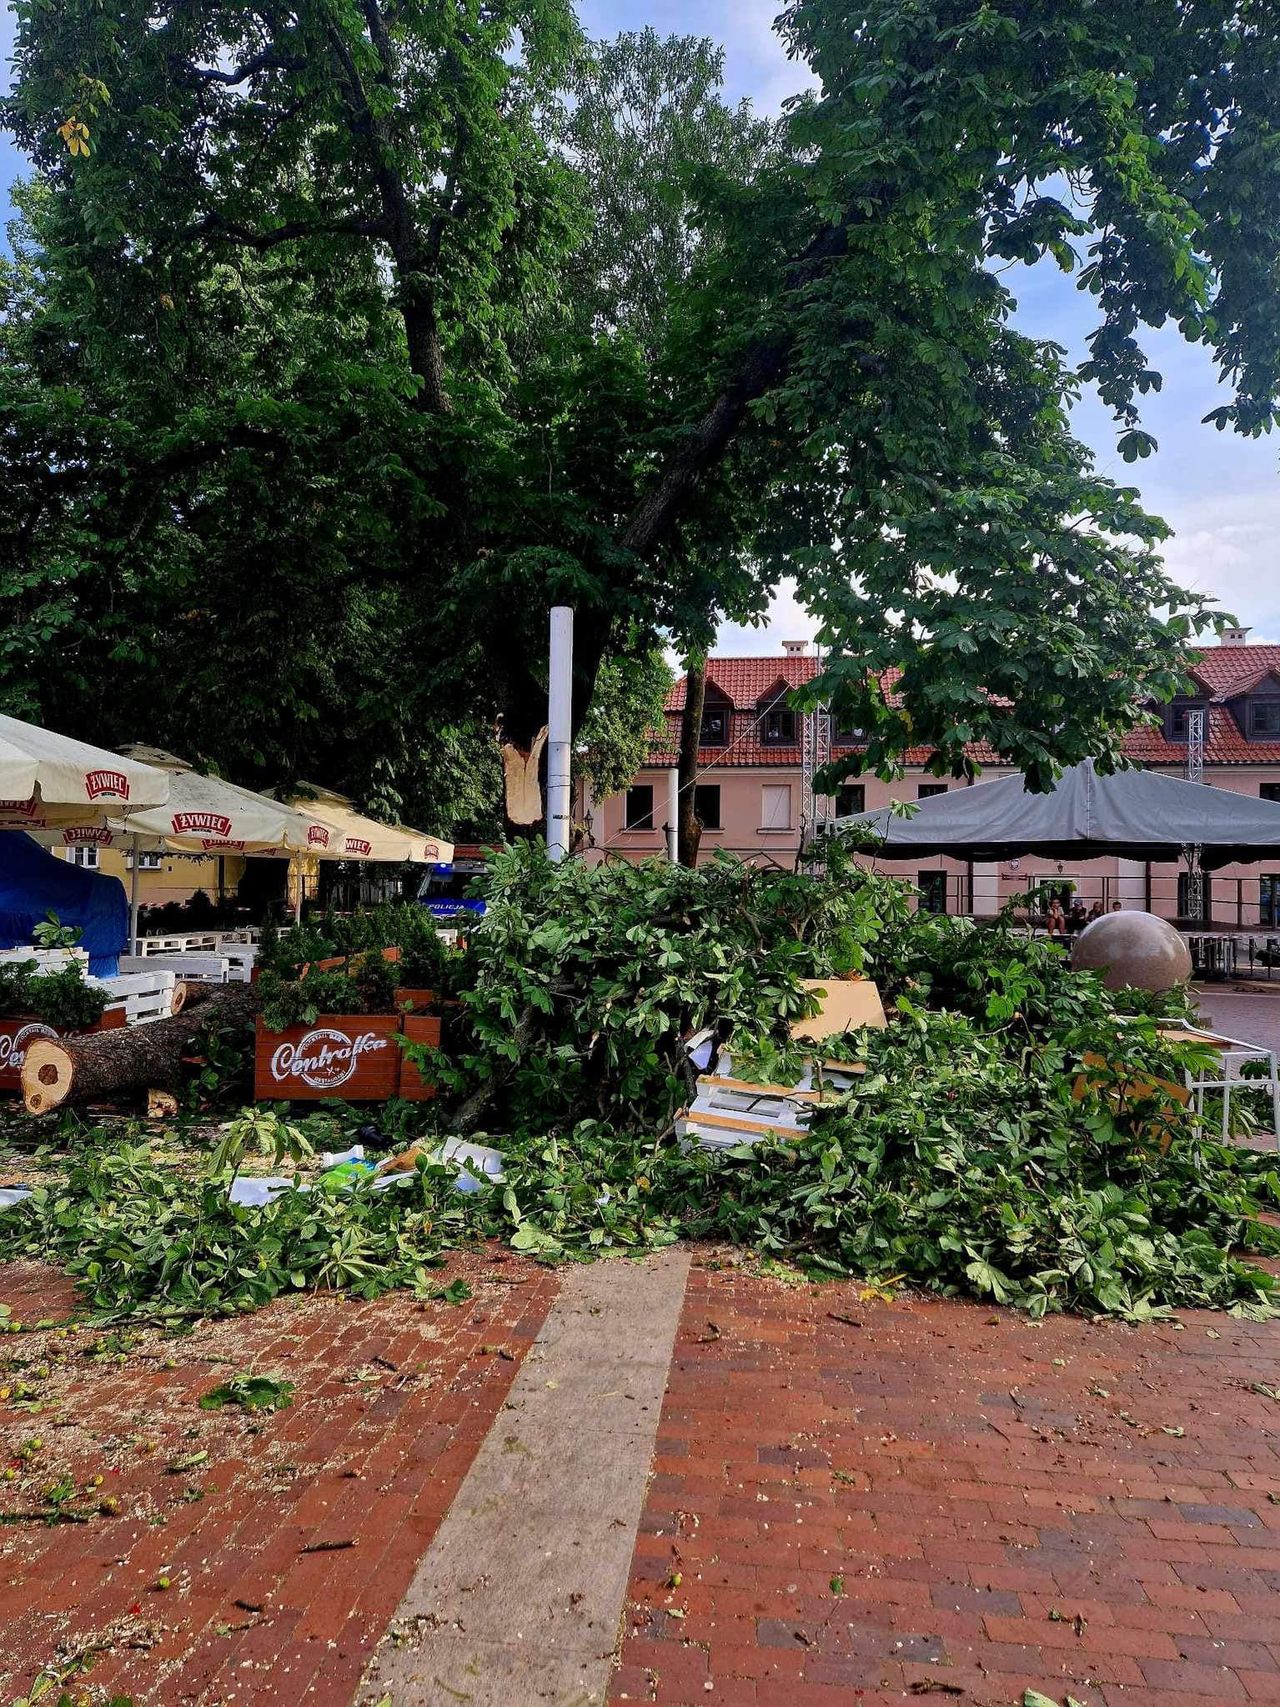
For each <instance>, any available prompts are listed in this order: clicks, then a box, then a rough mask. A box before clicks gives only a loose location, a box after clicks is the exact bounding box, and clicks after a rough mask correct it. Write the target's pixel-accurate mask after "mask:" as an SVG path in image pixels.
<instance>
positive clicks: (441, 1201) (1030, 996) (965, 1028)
mask: <svg viewBox="0 0 1280 1707" xmlns="http://www.w3.org/2000/svg"><path fill="white" fill-rule="evenodd" d="M488 900H489V911H488V913H487V914H486V915H485V917H484V921H483V923H482V924H481V925H479V926H478V927H477V928H476V929H475V930H473V931H472V932H471V935H470V945H469V948H468V950H467V953H466V955H465V956H460V957H459V961H460V967H459V969H458V970H459V974H460V976H461V980H462V986H463V993H464V1007H463V1010H462V1018H461V1019H460V1020H459V1031H458V1035H459V1037H460V1038H461V1039H462V1044H461V1049H462V1058H461V1060H460V1061H455V1062H454V1064H453V1067H452V1069H451V1072H452V1082H451V1083H450V1084H449V1085H448V1087H447V1091H448V1094H447V1095H446V1096H445V1097H442V1099H441V1101H440V1105H439V1106H436V1107H432V1106H430V1105H427V1106H419V1105H403V1106H402V1107H401V1108H400V1109H399V1110H397V1109H395V1108H392V1107H388V1108H387V1109H386V1110H385V1111H384V1114H383V1123H384V1125H385V1126H386V1128H387V1129H388V1130H396V1129H397V1123H399V1126H398V1129H399V1130H400V1132H401V1133H402V1134H404V1135H405V1136H408V1135H409V1134H410V1131H411V1128H412V1126H413V1123H416V1131H417V1132H419V1133H430V1132H431V1131H432V1129H433V1128H434V1130H435V1132H436V1133H437V1134H438V1135H444V1134H447V1133H449V1132H451V1131H456V1130H457V1129H458V1126H459V1125H460V1124H461V1122H462V1120H463V1117H464V1116H466V1115H468V1114H469V1115H470V1116H471V1119H472V1123H473V1124H475V1123H476V1117H477V1110H480V1109H483V1110H484V1111H485V1112H486V1113H487V1114H489V1115H492V1116H493V1117H494V1118H493V1119H492V1120H487V1121H486V1125H487V1127H488V1130H489V1131H490V1132H493V1131H495V1129H496V1130H498V1131H501V1132H502V1134H503V1135H502V1136H500V1137H494V1138H492V1139H491V1140H490V1141H491V1142H493V1143H495V1144H497V1146H498V1147H499V1148H500V1150H501V1153H502V1157H503V1178H502V1179H501V1180H497V1181H490V1180H488V1179H487V1178H477V1180H476V1188H475V1189H474V1190H472V1191H470V1192H467V1193H463V1192H460V1191H459V1190H458V1189H457V1183H458V1175H457V1170H456V1169H455V1168H454V1167H452V1166H449V1165H444V1164H442V1163H440V1162H437V1161H435V1160H432V1159H430V1150H431V1144H430V1140H429V1138H428V1139H426V1140H424V1144H423V1154H422V1156H421V1158H420V1159H419V1161H418V1163H417V1166H416V1168H415V1170H414V1171H413V1172H412V1173H409V1174H405V1175H403V1176H401V1177H400V1178H399V1179H398V1180H397V1182H396V1183H395V1184H392V1185H389V1186H386V1187H385V1188H383V1189H375V1187H374V1184H373V1181H372V1179H371V1178H370V1177H369V1176H367V1175H357V1176H353V1177H351V1178H350V1179H347V1180H344V1181H343V1183H342V1187H341V1188H340V1189H337V1190H332V1191H330V1190H323V1191H296V1190H286V1191H285V1192H283V1193H282V1194H281V1195H279V1196H278V1197H277V1198H275V1199H274V1200H273V1201H272V1202H271V1203H269V1204H266V1205H262V1206H252V1207H250V1206H243V1205H236V1204H232V1203H230V1202H229V1201H228V1197H227V1192H226V1178H225V1174H226V1170H227V1169H229V1168H230V1167H231V1166H233V1165H234V1159H235V1157H236V1156H237V1155H238V1154H240V1153H241V1152H242V1150H243V1149H244V1148H245V1146H247V1145H248V1144H249V1143H251V1142H254V1141H256V1142H258V1143H260V1144H262V1145H264V1146H265V1147H266V1148H267V1149H268V1151H269V1152H270V1153H271V1154H273V1155H274V1156H277V1157H279V1156H284V1155H289V1156H291V1157H292V1158H293V1159H294V1160H295V1161H297V1160H302V1159H304V1150H305V1147H307V1146H310V1145H311V1139H310V1138H308V1137H307V1136H306V1134H304V1133H300V1132H296V1131H294V1130H293V1129H292V1128H290V1127H288V1126H287V1125H285V1124H283V1123H281V1122H280V1121H278V1120H277V1118H276V1117H275V1116H274V1115H272V1114H267V1113H264V1112H263V1111H261V1110H259V1111H256V1112H254V1113H247V1114H246V1115H245V1116H243V1117H242V1118H241V1119H240V1121H238V1122H236V1123H234V1125H233V1126H232V1128H231V1129H229V1131H228V1134H227V1136H226V1139H225V1141H224V1149H223V1152H222V1153H220V1156H219V1158H218V1163H217V1167H216V1168H215V1172H214V1176H213V1177H211V1178H208V1179H204V1180H201V1179H195V1180H186V1179H183V1178H182V1177H181V1175H179V1174H177V1173H175V1172H174V1171H173V1169H172V1168H170V1167H166V1166H164V1165H162V1164H161V1163H160V1162H159V1161H158V1160H157V1159H156V1158H155V1157H153V1156H152V1154H151V1153H150V1151H149V1150H148V1148H147V1147H146V1146H145V1145H142V1144H128V1143H120V1142H119V1141H118V1139H116V1138H114V1137H104V1138H103V1139H102V1140H101V1141H99V1142H90V1141H81V1142H79V1143H78V1145H77V1149H76V1151H75V1153H74V1154H73V1155H72V1157H71V1159H70V1161H69V1162H68V1164H67V1170H66V1174H65V1177H64V1179H63V1180H62V1181H61V1182H59V1183H58V1184H56V1185H53V1186H49V1185H42V1186H40V1187H39V1188H38V1189H37V1190H36V1191H35V1192H33V1194H32V1196H31V1197H29V1198H27V1199H25V1200H24V1201H23V1202H21V1203H19V1204H18V1205H16V1206H15V1207H14V1208H12V1209H10V1210H7V1211H6V1212H5V1213H4V1214H3V1215H2V1216H0V1259H3V1258H5V1257H17V1256H25V1257H40V1258H44V1259H46V1260H54V1261H58V1262H60V1263H61V1264H62V1265H63V1266H64V1267H65V1268H66V1269H67V1271H68V1272H69V1273H70V1274H72V1275H73V1276H75V1277H76V1279H77V1280H78V1281H79V1282H80V1285H81V1288H82V1291H83V1294H84V1296H85V1299H86V1301H87V1303H88V1304H89V1306H90V1308H92V1309H93V1310H94V1311H96V1312H98V1313H100V1314H102V1315H105V1316H127V1315H131V1314H141V1315H145V1316H148V1317H158V1318H160V1319H162V1320H163V1319H172V1320H179V1319H182V1318H189V1317H192V1316H200V1315H216V1314H225V1313H229V1312H234V1311H238V1310H246V1309H252V1308H254V1307H255V1306H257V1305H260V1304H263V1303H265V1302H267V1301H268V1300H270V1299H272V1298H275V1297H277V1296H279V1295H281V1294H284V1293H290V1292H297V1291H300V1290H304V1289H308V1288H315V1289H342V1290H347V1291H350V1292H353V1293H355V1294H356V1295H358V1296H361V1297H367V1298H373V1297H377V1296H379V1295H380V1294H382V1293H385V1292H387V1291H390V1290H392V1289H395V1288H405V1289H409V1290H411V1291H413V1292H415V1293H416V1294H417V1295H418V1296H419V1297H422V1298H424V1299H431V1298H436V1299H439V1300H441V1301H448V1302H456V1301H460V1300H461V1299H462V1297H463V1291H462V1287H461V1285H460V1283H458V1282H454V1283H452V1284H451V1285H450V1286H448V1287H444V1288H441V1287H440V1286H439V1283H438V1275H437V1271H438V1269H439V1267H440V1265H441V1263H442V1262H443V1260H444V1258H445V1255H446V1253H447V1252H448V1251H450V1250H452V1249H457V1248H461V1247H467V1246H472V1245H476V1244H478V1243H479V1242H480V1241H481V1240H484V1239H492V1238H497V1239H502V1240H504V1241H506V1242H508V1243H509V1244H510V1245H512V1246H513V1247H514V1248H515V1249H516V1250H518V1251H521V1252H524V1253H526V1254H528V1255H530V1256H533V1257H535V1258H538V1259H541V1260H545V1261H552V1260H558V1259H562V1258H572V1259H585V1258H590V1257H594V1256H598V1255H602V1254H604V1253H606V1252H611V1251H612V1252H619V1251H643V1250H646V1249H651V1248H654V1247H658V1246H662V1245H666V1244H670V1243H671V1242H673V1241H674V1240H676V1239H678V1238H680V1237H690V1238H704V1239H714V1240H719V1241H728V1242H731V1243H733V1244H735V1245H737V1246H739V1247H741V1248H743V1249H746V1250H751V1251H754V1252H758V1253H760V1254H761V1255H763V1256H765V1257H767V1258H770V1259H776V1260H778V1261H781V1262H786V1263H788V1264H791V1265H794V1266H801V1267H804V1268H806V1269H808V1270H809V1272H810V1273H812V1274H814V1275H818V1276H822V1275H856V1276H860V1277H862V1278H864V1279H866V1280H867V1281H869V1282H872V1283H876V1282H887V1281H888V1280H889V1278H890V1277H895V1278H896V1280H897V1282H898V1283H905V1284H908V1285H914V1286H918V1287H924V1288H927V1289H929V1290H931V1291H935V1292H940V1293H947V1294H956V1295H961V1296H969V1297H978V1298H983V1299H990V1300H993V1301H996V1302H1001V1303H1008V1304H1013V1305H1017V1306H1019V1307H1021V1308H1024V1309H1026V1310H1029V1311H1030V1312H1032V1313H1033V1314H1043V1313H1045V1312H1047V1311H1053V1310H1062V1309H1075V1310H1082V1311H1089V1312H1098V1313H1102V1314H1107V1315H1115V1316H1121V1317H1125V1318H1128V1319H1131V1320H1141V1319H1143V1318H1145V1317H1149V1316H1151V1315H1153V1314H1159V1313H1167V1312H1168V1311H1169V1310H1172V1309H1176V1308H1178V1307H1181V1306H1184V1305H1208V1306H1212V1307H1215V1308H1220V1309H1231V1310H1235V1311H1240V1312H1252V1313H1269V1312H1270V1311H1271V1309H1272V1304H1271V1300H1272V1298H1273V1296H1274V1283H1273V1281H1272V1279H1271V1278H1270V1277H1269V1276H1268V1275H1267V1274H1265V1273H1263V1272H1262V1271H1260V1270H1259V1269H1257V1268H1255V1267H1254V1266H1252V1264H1251V1263H1250V1262H1249V1260H1248V1257H1249V1254H1250V1253H1277V1252H1280V1231H1277V1230H1276V1229H1275V1228H1274V1227H1272V1226H1270V1225H1268V1224H1267V1223H1266V1222H1264V1221H1262V1220H1261V1219H1260V1218H1259V1217H1260V1215H1261V1214H1262V1213H1263V1212H1264V1211H1272V1210H1274V1209H1275V1208H1276V1207H1277V1206H1280V1172H1278V1171H1277V1169H1276V1166H1275V1162H1274V1158H1273V1157H1271V1156H1268V1155H1264V1154H1260V1153H1255V1152H1252V1151H1248V1150H1243V1149H1235V1148H1232V1147H1228V1146H1223V1145H1221V1144H1218V1143H1216V1142H1214V1141H1212V1140H1211V1139H1210V1138H1209V1137H1207V1136H1206V1133H1205V1130H1204V1128H1203V1127H1202V1125H1201V1123H1200V1122H1199V1121H1198V1120H1197V1119H1196V1118H1195V1117H1194V1116H1193V1115H1192V1113H1191V1112H1190V1111H1189V1109H1188V1107H1187V1105H1186V1104H1185V1103H1184V1102H1183V1101H1182V1100H1181V1098H1180V1093H1181V1091H1182V1086H1183V1080H1184V1073H1185V1071H1186V1069H1187V1067H1188V1066H1189V1065H1192V1064H1194V1062H1195V1059H1196V1054H1195V1049H1194V1047H1190V1046H1186V1045H1181V1044H1174V1043H1172V1042H1170V1041H1169V1040H1168V1039H1167V1038H1165V1037H1164V1036H1162V1035H1161V1029H1160V1022H1161V1018H1162V1017H1164V1016H1173V1015H1177V1014H1178V1013H1179V1012H1180V1011H1183V1010H1184V1008H1185V998H1184V997H1183V996H1182V995H1181V994H1180V993H1174V994H1173V995H1172V996H1170V997H1167V998H1161V999H1158V1000H1157V999H1145V998H1144V999H1140V1000H1133V1001H1123V1000H1121V999H1120V998H1118V997H1114V996H1112V995H1110V994H1109V993H1108V992H1107V991H1106V990H1104V989H1103V987H1102V985H1101V983H1100V981H1099V979H1098V978H1097V977H1096V976H1095V975H1092V974H1083V973H1073V972H1071V971H1070V970H1069V969H1068V966H1067V962H1066V959H1065V957H1064V956H1063V954H1062V952H1061V950H1060V949H1059V948H1058V947H1057V946H1056V945H1055V944H1053V943H1050V942H1047V941H1044V940H1036V939H1031V938H1028V937H1026V936H1025V935H1023V934H1022V933H1021V932H1020V931H1019V930H1018V929H1016V928H1015V927H1014V925H1013V923H1012V922H1011V920H1010V919H1008V918H1001V919H997V920H994V921H991V922H990V923H986V924H977V925H975V924H972V923H969V922H966V921H959V920H948V919H935V918H932V917H930V916H927V915H920V914H912V913H910V912H908V910H907V902H906V898H905V893H904V890H903V889H902V887H901V886H899V885H896V884H894V883H892V882H890V881H889V880H887V879H885V878H882V877H877V876H874V875H872V874H870V873H867V872H863V871H860V870H857V869H854V868H851V867H849V866H848V865H847V863H846V861H845V858H844V856H843V855H842V853H841V852H840V850H839V849H833V850H832V853H831V859H830V865H829V870H828V873H827V875H826V877H825V878H818V879H810V878H804V877H798V876H794V875H789V874H786V873H781V872H777V871H762V870H756V869H751V868H747V867H742V866H738V865H734V864H732V863H730V862H720V861H716V862H713V863H712V864H711V865H710V866H708V867H707V868H706V869H704V870H700V871H697V872H690V871H686V870H683V869H680V868H675V867H671V866H669V865H667V864H665V863H662V864H657V863H655V864H652V865H646V866H640V867H635V866H630V865H625V866H624V865H618V866H605V867H602V868H600V869H598V870H596V871H591V870H588V869H586V868H585V867H583V866H581V865H578V864H565V865H562V866H558V867H553V866H551V865H550V864H549V863H548V861H547V860H546V857H545V854H544V853H543V852H541V851H540V850H538V849H537V848H535V847H532V846H526V847H523V848H520V849H518V850H514V851H511V852H509V853H505V854H503V855H502V856H500V857H499V858H498V859H497V860H495V862H494V865H493V868H492V871H491V873H490V877H489V887H488ZM856 967H866V968H867V969H869V970H872V971H874V972H875V974H876V976H877V978H878V980H879V982H880V986H881V990H882V993H883V995H884V997H885V1000H886V1005H887V1006H888V1008H889V1009H890V1011H891V1015H892V1017H891V1020H890V1023H889V1025H888V1027H887V1028H886V1029H884V1030H882V1031H876V1030H864V1031H862V1032H859V1033H855V1034H850V1035H849V1036H847V1037H845V1038H843V1039H841V1038H834V1039H831V1040H830V1041H829V1043H826V1044H824V1046H823V1047H824V1053H826V1054H829V1055H830V1056H832V1057H836V1058H843V1059H850V1058H854V1059H857V1060H860V1061H862V1062H864V1063H865V1065H866V1072H865V1074H864V1075H863V1076H862V1077H861V1079H860V1080H859V1081H858V1082H857V1083H856V1084H855V1087H854V1089H853V1090H852V1091H851V1092H850V1093H849V1094H848V1095H847V1096H844V1097H843V1098H839V1099H836V1100H834V1101H833V1102H832V1103H831V1104H830V1105H829V1106H826V1107H824V1108H823V1109H822V1110H821V1111H820V1112H819V1113H818V1114H817V1115H816V1116H815V1118H814V1121H813V1125H812V1129H811V1131H810V1132H809V1133H808V1134H807V1135H806V1136H805V1137H803V1138H801V1139H799V1140H797V1141H795V1142H787V1143H761V1144H757V1145H755V1146H754V1147H751V1148H744V1149H742V1150H737V1151H732V1152H729V1153H727V1154H723V1155H719V1156H711V1155H706V1154H704V1153H702V1152H699V1151H693V1152H688V1153H686V1152H685V1151H683V1150H682V1149H681V1147H680V1145H679V1144H678V1143H677V1142H676V1141H675V1140H674V1138H673V1136H672V1129H671V1116H672V1112H673V1110H674V1109H675V1108H676V1107H677V1106H678V1105H679V1104H680V1103H683V1102H685V1101H687V1100H688V1098H689V1094H690V1089H691V1087H690V1079H691V1077H692V1076H693V1074H692V1069H691V1068H690V1067H689V1065H688V1062H687V1059H686V1055H685V1049H684V1040H685V1038H686V1036H687V1034H688V1033H689V1032H691V1031H695V1030H697V1029H698V1028H699V1027H701V1026H703V1025H705V1024H711V1025H713V1026H714V1027H716V1028H717V1029H718V1030H719V1031H720V1032H721V1034H726V1033H732V1048H733V1055H734V1068H735V1074H736V1075H738V1076H755V1077H757V1078H759V1077H764V1078H770V1077H772V1078H775V1079H777V1080H780V1081H781V1082H785V1083H793V1082H794V1081H795V1078H796V1077H797V1076H798V1073H799V1068H800V1060H801V1051H799V1050H798V1049H797V1048H796V1047H795V1046H794V1045H793V1044H791V1043H789V1041H788V1037H787V1025H788V1021H789V1020H790V1019H792V1018H794V1017H795V1016H797V1015H800V1014H803V1013H806V1012H807V1011H808V1009H809V1001H808V998H807V996H806V995H805V992H804V991H803V989H802V987H801V984H800V979H801V978H803V977H808V976H816V977H821V978H827V977H830V976H832V975H833V974H838V973H839V972H841V971H847V970H850V969H852V968H856ZM1126 1008H1130V1009H1132V1010H1134V1011H1131V1012H1126V1011H1125V1009H1126ZM1232 1106H1233V1110H1235V1118H1237V1119H1239V1120H1244V1121H1247V1120H1248V1119H1249V1111H1248V1108H1247V1106H1242V1105H1241V1101H1240V1099H1238V1098H1233V1103H1232ZM316 1118H317V1117H314V1116H313V1117H311V1119H312V1120H314V1119H316ZM324 1119H325V1141H326V1142H327V1143H328V1144H330V1145H331V1146H332V1147H334V1148H340V1147H341V1143H342V1139H343V1137H344V1136H346V1137H347V1138H348V1141H349V1139H350V1138H351V1137H354V1136H355V1130H354V1129H355V1128H356V1127H358V1126H359V1125H360V1124H361V1123H363V1121H364V1120H365V1116H364V1115H357V1114H356V1113H354V1112H353V1111H349V1110H348V1111H340V1110H337V1111H334V1112H332V1113H328V1114H326V1116H325V1117H324ZM344 1123H345V1132H344ZM1213 1126H1214V1114H1213V1111H1212V1110H1211V1111H1210V1113H1209V1127H1210V1129H1213Z"/></svg>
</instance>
